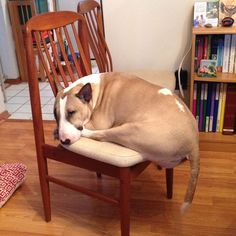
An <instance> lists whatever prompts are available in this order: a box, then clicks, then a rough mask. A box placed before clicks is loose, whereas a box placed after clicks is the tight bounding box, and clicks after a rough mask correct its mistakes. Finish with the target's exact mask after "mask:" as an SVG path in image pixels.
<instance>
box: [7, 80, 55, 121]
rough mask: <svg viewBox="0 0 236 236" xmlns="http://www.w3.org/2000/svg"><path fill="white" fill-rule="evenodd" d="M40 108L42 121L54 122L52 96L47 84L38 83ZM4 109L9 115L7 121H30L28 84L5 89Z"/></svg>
mask: <svg viewBox="0 0 236 236" xmlns="http://www.w3.org/2000/svg"><path fill="white" fill-rule="evenodd" d="M39 88H40V96H41V106H42V112H43V119H44V120H54V116H53V104H54V95H53V93H52V91H51V88H50V86H49V83H48V82H40V83H39ZM6 96H7V102H6V109H7V111H8V112H9V113H10V114H11V116H10V117H9V119H27V120H30V119H32V114H31V105H30V97H29V89H28V83H21V84H18V85H10V86H9V87H8V88H7V89H6Z"/></svg>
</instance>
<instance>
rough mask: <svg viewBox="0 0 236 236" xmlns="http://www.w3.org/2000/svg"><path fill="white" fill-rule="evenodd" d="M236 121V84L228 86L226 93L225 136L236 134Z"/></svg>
mask: <svg viewBox="0 0 236 236" xmlns="http://www.w3.org/2000/svg"><path fill="white" fill-rule="evenodd" d="M235 121H236V84H228V86H227V92H226V103H225V116H224V124H223V134H234V128H235V127H234V126H235Z"/></svg>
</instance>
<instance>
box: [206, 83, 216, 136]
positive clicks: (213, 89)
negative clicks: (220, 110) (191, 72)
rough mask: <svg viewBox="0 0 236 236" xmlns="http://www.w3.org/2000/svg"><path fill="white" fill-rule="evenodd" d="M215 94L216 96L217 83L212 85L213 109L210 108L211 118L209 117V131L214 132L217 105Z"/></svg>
mask: <svg viewBox="0 0 236 236" xmlns="http://www.w3.org/2000/svg"><path fill="white" fill-rule="evenodd" d="M215 96H216V83H214V84H213V85H212V94H211V110H210V119H209V128H208V130H209V132H212V129H213V116H214V106H215Z"/></svg>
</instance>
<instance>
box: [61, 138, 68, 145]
mask: <svg viewBox="0 0 236 236" xmlns="http://www.w3.org/2000/svg"><path fill="white" fill-rule="evenodd" d="M61 143H62V144H64V145H69V144H70V139H68V138H67V139H66V140H64V141H63V140H61Z"/></svg>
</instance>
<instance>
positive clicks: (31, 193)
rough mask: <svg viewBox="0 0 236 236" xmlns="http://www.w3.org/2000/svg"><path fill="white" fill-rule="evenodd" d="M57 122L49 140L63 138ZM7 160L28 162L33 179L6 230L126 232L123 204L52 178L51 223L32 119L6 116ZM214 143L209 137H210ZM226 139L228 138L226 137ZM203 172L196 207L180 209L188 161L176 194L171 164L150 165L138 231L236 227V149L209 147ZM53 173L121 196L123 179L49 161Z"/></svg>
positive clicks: (12, 206) (231, 231) (141, 180)
mask: <svg viewBox="0 0 236 236" xmlns="http://www.w3.org/2000/svg"><path fill="white" fill-rule="evenodd" d="M54 127H55V124H54V122H46V123H45V129H46V135H47V140H48V141H49V142H50V143H52V144H53V143H55V142H56V141H54V140H53V135H52V130H53V129H54ZM0 140H1V142H0V164H1V163H4V162H8V163H10V162H16V161H18V162H22V163H25V164H26V165H27V166H28V172H27V179H26V181H25V183H24V184H23V185H22V186H21V187H20V188H19V189H18V190H17V191H16V192H15V193H14V195H13V196H12V198H11V199H9V201H8V202H7V203H6V205H5V206H4V207H3V208H1V210H0V235H1V236H8V235H11V236H12V235H14V236H21V235H26V236H27V235H32V236H44V235H50V236H51V235H52V236H54V235H55V236H57V235H60V236H62V235H70V236H71V235H72V236H73V235H76V236H77V235H85V236H90V235H91V236H98V235H99V236H100V235H103V236H104V235H105V236H118V235H120V221H119V211H118V209H117V208H116V207H112V206H111V205H110V204H107V203H104V202H101V201H99V200H96V199H92V198H89V197H88V196H85V195H82V194H80V193H77V192H74V191H72V190H69V189H65V188H63V187H60V186H57V185H55V184H51V193H52V221H51V222H49V223H46V222H45V221H44V218H43V208H42V203H41V195H40V189H39V180H38V173H37V164H36V156H35V148H34V137H33V125H32V123H31V121H5V122H3V123H1V124H0ZM206 145H207V144H206ZM217 145H218V146H220V145H221V144H220V143H218V144H217ZM200 155H201V173H200V177H199V183H198V186H197V191H196V195H195V198H194V201H193V204H192V206H191V208H190V209H189V211H188V212H187V213H186V214H185V215H184V216H181V215H180V211H179V208H180V206H181V203H182V201H183V198H184V194H185V190H186V186H187V183H188V176H189V165H188V162H185V163H183V164H182V165H181V166H179V167H177V168H175V172H174V194H173V199H172V200H168V199H166V196H165V195H166V189H165V188H166V186H165V171H164V170H162V171H158V170H157V169H156V166H155V165H150V166H149V167H148V168H147V169H146V171H144V172H143V173H142V174H141V175H140V176H139V177H138V178H137V179H136V180H134V181H133V182H132V191H131V222H130V225H131V235H132V236H143V235H150V236H157V235H158V236H159V235H171V236H172V235H189V236H190V235H203V236H204V235H206V236H209V235H218V236H221V235H223V236H226V235H227V236H230V235H232V236H233V235H236V188H235V186H236V153H231V152H227V153H226V152H212V151H201V153H200ZM49 165H50V168H49V172H50V174H53V175H55V177H57V176H63V177H64V178H65V180H67V181H72V182H73V183H75V184H76V183H79V184H81V185H84V186H86V187H88V188H90V189H93V190H99V191H102V192H103V193H105V194H108V195H109V196H114V197H116V196H118V195H119V191H118V186H119V183H118V181H116V180H114V179H113V178H111V177H108V176H104V175H103V176H102V178H101V179H98V178H97V177H96V173H94V172H89V171H85V170H82V169H79V168H75V167H71V166H69V165H64V166H61V165H60V164H58V163H57V162H55V161H49Z"/></svg>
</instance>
